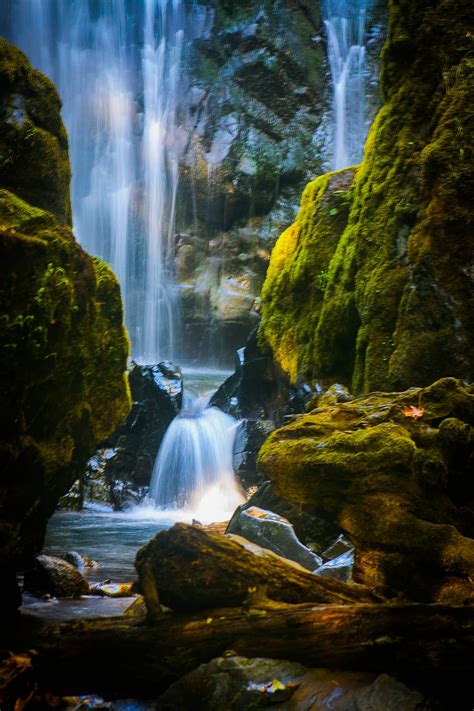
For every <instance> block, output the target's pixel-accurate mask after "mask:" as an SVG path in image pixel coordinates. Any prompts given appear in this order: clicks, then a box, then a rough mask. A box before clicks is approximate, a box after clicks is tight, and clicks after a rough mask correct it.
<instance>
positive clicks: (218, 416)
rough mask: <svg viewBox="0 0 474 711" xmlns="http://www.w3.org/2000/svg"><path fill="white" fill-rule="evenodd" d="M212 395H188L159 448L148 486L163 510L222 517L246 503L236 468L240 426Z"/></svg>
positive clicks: (157, 505)
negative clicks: (211, 399)
mask: <svg viewBox="0 0 474 711" xmlns="http://www.w3.org/2000/svg"><path fill="white" fill-rule="evenodd" d="M208 403H209V396H204V397H197V396H196V395H186V397H185V400H184V403H183V407H182V409H181V412H180V413H179V415H177V417H176V418H175V419H174V420H173V421H172V422H171V424H170V426H169V428H168V430H167V432H166V434H165V436H164V438H163V441H162V443H161V446H160V449H159V452H158V455H157V457H156V461H155V465H154V467H153V475H152V480H151V485H150V498H151V499H152V501H153V503H154V505H155V506H156V507H157V508H160V509H170V508H179V509H187V510H190V511H192V512H193V513H194V515H195V516H197V517H198V518H202V519H204V520H206V519H207V518H209V517H210V518H212V519H213V520H216V513H217V512H219V514H221V515H222V517H223V518H225V516H227V515H228V514H230V513H231V512H232V511H233V510H234V509H235V508H236V506H239V505H240V504H241V503H243V501H244V497H243V495H242V494H241V492H240V491H239V487H238V485H237V482H236V479H235V475H234V469H233V466H232V456H233V446H234V439H235V434H236V430H237V426H238V423H237V421H236V420H235V419H234V418H233V417H231V416H230V415H227V414H225V413H224V412H222V411H221V410H219V409H217V408H216V407H209V406H208Z"/></svg>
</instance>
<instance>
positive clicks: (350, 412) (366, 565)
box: [259, 378, 474, 604]
mask: <svg viewBox="0 0 474 711" xmlns="http://www.w3.org/2000/svg"><path fill="white" fill-rule="evenodd" d="M473 425H474V388H473V386H472V385H470V386H469V385H465V384H464V383H463V382H462V381H459V380H455V379H454V378H445V379H442V380H439V381H437V382H436V383H434V384H433V385H431V386H430V387H427V388H411V389H409V390H407V391H405V392H401V393H378V392H376V393H372V394H369V395H367V396H366V397H360V398H356V399H354V400H352V401H350V402H347V403H339V404H337V405H333V406H331V407H326V408H317V409H316V410H314V411H312V412H310V413H308V414H306V415H302V416H300V417H299V418H297V419H295V420H294V421H293V422H292V423H291V424H288V425H287V426H286V427H283V428H282V429H280V430H276V431H275V432H274V433H273V434H271V435H270V437H269V438H268V439H267V441H266V442H265V444H264V445H263V447H262V449H261V450H260V455H259V466H260V467H261V470H262V472H263V474H264V475H265V477H267V478H269V479H270V480H271V481H272V483H273V486H274V488H275V491H276V493H277V494H280V495H282V496H284V497H285V499H288V500H290V501H292V502H293V503H294V504H295V505H300V506H303V507H306V506H311V507H313V511H314V512H315V514H316V515H318V514H319V515H320V516H321V517H323V518H324V519H325V520H329V521H331V522H332V523H333V525H334V526H337V527H339V529H340V530H342V531H343V532H344V534H345V535H346V536H347V538H348V539H349V540H350V542H351V543H352V544H353V545H354V547H355V569H354V579H355V580H356V581H358V582H361V583H364V584H366V585H368V586H369V587H370V588H371V589H373V590H376V591H377V592H379V593H380V594H383V595H387V596H397V595H400V594H401V595H405V596H407V597H408V598H409V599H411V600H415V601H427V602H434V601H439V602H443V603H448V602H451V603H452V604H463V603H466V602H470V601H471V602H472V601H473V599H474V598H473V589H472V583H471V580H472V576H473V574H474V504H473V502H474V482H473V478H472V464H473V461H474V436H473V432H474V430H473Z"/></svg>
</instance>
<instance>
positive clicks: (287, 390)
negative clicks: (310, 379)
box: [211, 329, 314, 425]
mask: <svg viewBox="0 0 474 711" xmlns="http://www.w3.org/2000/svg"><path fill="white" fill-rule="evenodd" d="M311 394H312V390H311V388H310V387H309V386H308V385H303V386H298V387H294V386H292V385H291V384H290V382H289V380H288V377H287V376H286V375H285V373H284V372H283V371H282V370H281V368H280V367H279V366H278V365H276V364H275V362H274V360H273V358H272V355H271V352H270V351H269V350H268V349H267V350H266V351H264V350H262V349H261V348H260V346H259V345H258V342H257V329H254V330H253V331H252V333H251V334H250V336H249V337H248V339H247V343H246V345H245V347H243V348H241V349H240V350H238V351H237V353H236V358H235V371H234V373H233V374H232V375H231V376H230V377H229V378H227V380H225V381H224V383H223V384H222V385H221V386H220V388H219V389H218V390H217V391H216V393H215V394H214V395H213V397H212V399H211V405H215V406H216V407H219V408H220V409H221V410H223V411H224V412H227V413H229V414H230V415H232V416H233V417H235V418H237V419H241V418H250V419H253V420H256V419H258V420H269V421H271V422H273V423H275V424H278V425H281V424H282V423H283V422H284V420H285V417H286V416H289V415H292V414H294V413H299V412H304V409H305V406H306V403H307V402H308V401H309V400H310V399H311ZM313 394H314V393H313Z"/></svg>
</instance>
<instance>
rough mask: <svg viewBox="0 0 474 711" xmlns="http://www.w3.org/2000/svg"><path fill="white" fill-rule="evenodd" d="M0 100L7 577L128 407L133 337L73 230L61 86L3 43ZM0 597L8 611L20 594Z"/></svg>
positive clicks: (2, 513)
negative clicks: (130, 341)
mask: <svg viewBox="0 0 474 711" xmlns="http://www.w3.org/2000/svg"><path fill="white" fill-rule="evenodd" d="M0 107H1V108H0V134H1V139H0V147H1V149H0V152H1V154H2V160H1V161H0V163H1V166H0V265H1V266H0V269H1V274H2V279H1V291H0V360H1V363H2V368H1V373H0V392H1V400H2V408H1V413H0V431H1V442H0V472H1V479H0V569H1V575H2V579H6V578H7V577H9V578H10V580H14V574H15V570H17V569H19V568H21V567H23V566H27V565H29V564H30V563H31V559H32V557H33V556H34V555H35V554H36V553H37V552H38V550H39V549H40V548H41V545H42V540H43V535H44V531H45V527H46V522H47V518H48V516H50V515H51V513H52V512H53V511H54V508H55V506H56V504H57V501H58V499H59V497H60V496H61V495H62V494H64V493H65V492H66V491H67V490H68V489H69V488H70V486H71V484H72V482H73V481H74V480H75V479H76V478H77V476H78V474H79V472H80V471H81V470H82V469H83V467H84V465H85V462H86V460H87V458H88V457H89V456H90V455H91V453H92V452H93V451H94V448H95V447H96V446H97V443H98V442H100V441H101V440H103V439H104V438H105V437H106V436H107V435H108V434H109V433H110V432H111V431H112V430H113V429H114V428H115V427H116V426H117V425H118V424H119V423H120V422H121V420H122V419H123V418H124V417H125V416H126V414H127V412H128V409H129V393H128V383H127V377H126V373H125V370H126V361H127V356H128V339H127V336H126V333H125V331H124V327H123V320H122V305H121V299H120V290H119V286H118V283H117V280H116V279H115V277H114V275H113V274H112V272H111V271H110V269H109V268H108V267H107V266H106V265H105V264H104V263H103V262H101V261H100V260H98V259H93V258H91V257H89V256H88V255H87V254H86V253H85V252H84V251H83V250H82V249H81V247H80V246H79V245H78V244H77V242H76V241H75V239H74V236H73V234H72V232H71V229H70V224H69V223H70V207H69V163H68V156H67V139H66V134H65V130H64V127H63V125H62V122H61V118H60V114H59V110H60V102H59V99H58V96H57V94H56V91H55V89H54V87H53V85H52V84H51V82H50V81H49V80H47V79H46V78H45V77H44V76H43V75H42V74H40V73H39V72H37V71H35V70H34V69H32V67H31V66H30V64H29V63H28V61H27V59H26V58H25V57H24V55H23V54H21V52H19V51H18V50H16V49H15V48H14V47H12V46H11V45H9V44H7V43H6V42H5V41H4V40H0ZM12 587H13V584H12ZM7 588H8V586H7V585H6V586H5V587H3V586H2V593H3V592H4V590H5V589H7ZM11 589H12V588H11ZM6 597H7V599H6V600H5V601H4V603H5V606H3V605H2V606H1V607H2V612H5V611H6V614H7V615H8V609H11V608H12V606H13V605H15V604H16V600H14V599H13V598H12V597H10V596H8V595H7V596H6Z"/></svg>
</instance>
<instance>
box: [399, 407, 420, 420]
mask: <svg viewBox="0 0 474 711" xmlns="http://www.w3.org/2000/svg"><path fill="white" fill-rule="evenodd" d="M424 412H425V410H424V408H423V407H416V406H415V405H405V407H404V408H403V414H404V415H405V417H411V419H412V420H419V419H420V417H423V415H424Z"/></svg>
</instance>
